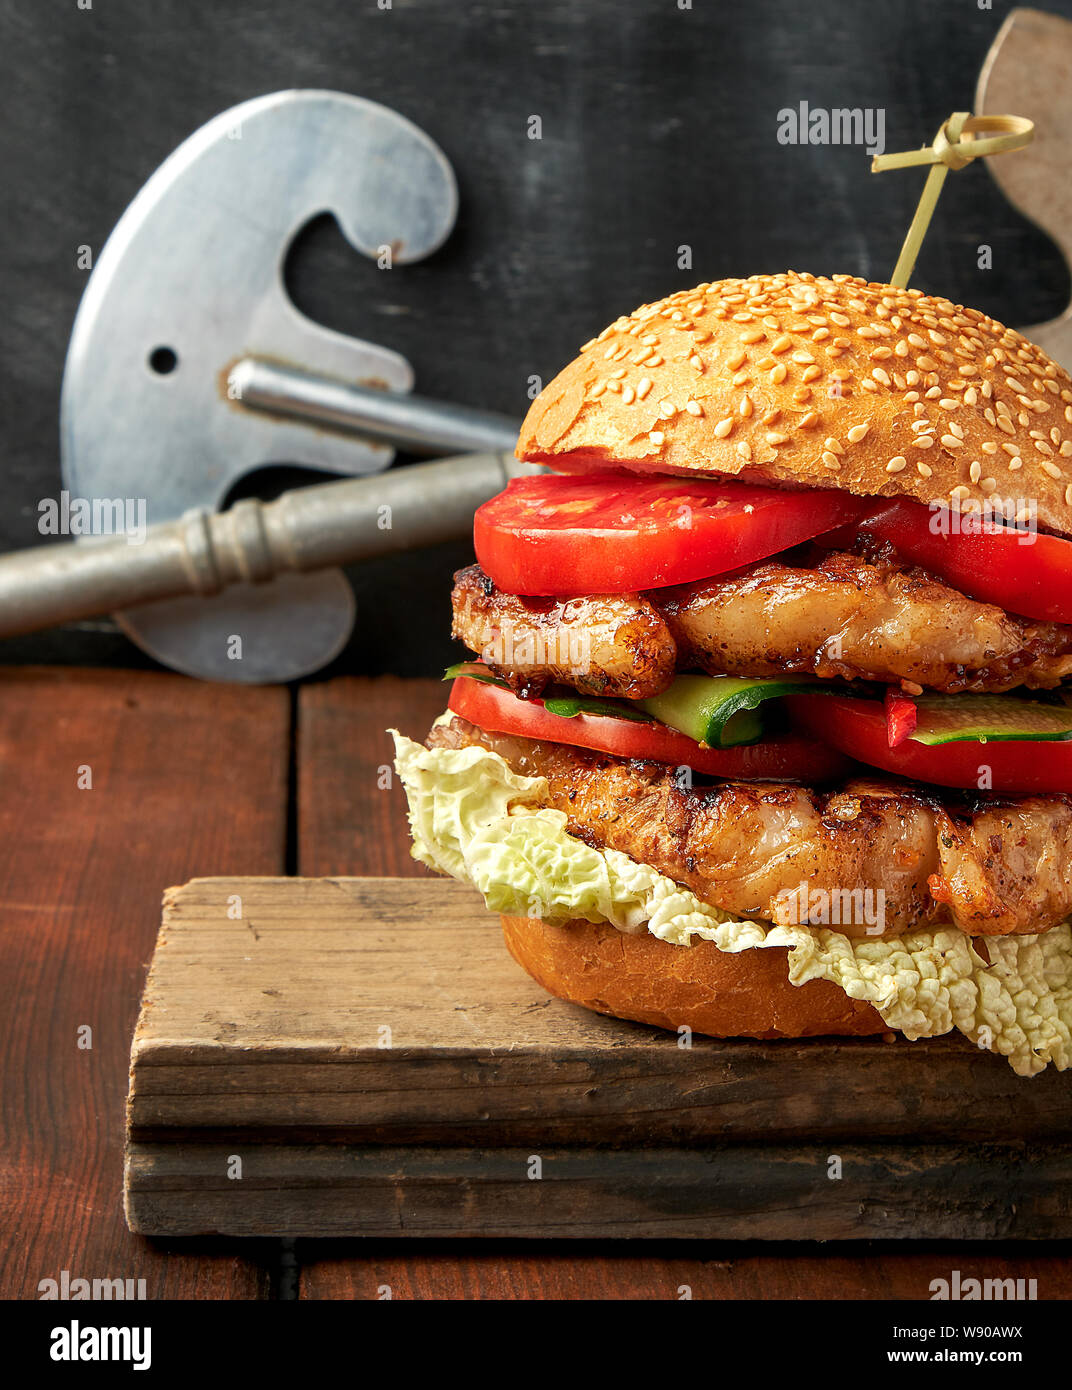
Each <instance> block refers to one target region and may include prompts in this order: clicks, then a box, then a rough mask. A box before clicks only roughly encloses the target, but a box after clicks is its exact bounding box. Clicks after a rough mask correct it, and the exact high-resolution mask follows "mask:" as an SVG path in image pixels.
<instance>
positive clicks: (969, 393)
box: [964, 386, 979, 405]
mask: <svg viewBox="0 0 1072 1390" xmlns="http://www.w3.org/2000/svg"><path fill="white" fill-rule="evenodd" d="M978 399H979V393H978V391H976V389H975V387H974V386H969V387H968V389H967V390H966V391H965V392H964V404H965V405H974V404H975V403H976V401H977V400H978Z"/></svg>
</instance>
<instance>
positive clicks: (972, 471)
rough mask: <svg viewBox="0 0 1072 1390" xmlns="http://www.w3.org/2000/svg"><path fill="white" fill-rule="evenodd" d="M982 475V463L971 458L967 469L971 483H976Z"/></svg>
mask: <svg viewBox="0 0 1072 1390" xmlns="http://www.w3.org/2000/svg"><path fill="white" fill-rule="evenodd" d="M982 476H983V465H982V464H981V463H980V462H979V460H978V459H972V461H971V467H970V468H969V469H968V477H969V478H970V479H971V480H972V482H973V483H977V482H978V481H979V479H980V478H981V477H982Z"/></svg>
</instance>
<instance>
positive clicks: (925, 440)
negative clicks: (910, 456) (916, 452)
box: [912, 434, 934, 449]
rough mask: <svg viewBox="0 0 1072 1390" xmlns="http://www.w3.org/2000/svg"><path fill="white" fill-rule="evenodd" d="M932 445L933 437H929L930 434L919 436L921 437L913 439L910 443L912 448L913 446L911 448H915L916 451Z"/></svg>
mask: <svg viewBox="0 0 1072 1390" xmlns="http://www.w3.org/2000/svg"><path fill="white" fill-rule="evenodd" d="M933 443H934V436H933V435H930V434H921V435H919V436H917V438H915V439H913V441H912V446H913V448H916V449H929V448H930V447H931V445H932V444H933Z"/></svg>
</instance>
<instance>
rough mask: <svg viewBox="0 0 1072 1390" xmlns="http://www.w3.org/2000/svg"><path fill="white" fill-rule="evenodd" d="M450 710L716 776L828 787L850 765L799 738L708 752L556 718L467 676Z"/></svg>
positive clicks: (628, 725)
mask: <svg viewBox="0 0 1072 1390" xmlns="http://www.w3.org/2000/svg"><path fill="white" fill-rule="evenodd" d="M447 707H448V708H449V709H451V710H453V712H454V713H455V714H460V715H461V717H462V718H463V719H468V720H469V721H470V722H471V723H473V724H478V725H479V726H480V728H482V729H487V730H488V731H489V732H490V733H499V734H521V735H522V736H523V737H525V738H540V739H549V740H550V741H551V742H553V743H568V744H570V745H572V746H573V747H574V748H592V749H595V750H596V751H598V752H600V753H613V754H615V755H616V756H617V757H619V758H642V759H646V760H651V761H654V762H659V763H670V764H672V765H673V766H675V767H691V768H692V770H693V772H703V773H706V774H707V775H709V776H711V777H732V778H744V779H752V780H755V779H760V780H766V779H769V778H777V779H782V778H791V779H792V780H794V781H798V782H827V781H831V780H832V779H833V778H835V777H839V776H841V775H843V773H844V772H845V771H846V769H847V767H848V763H847V761H846V759H845V758H843V757H842V756H841V755H840V754H839V753H836V752H835V751H834V750H833V749H832V748H830V747H829V746H827V745H825V744H821V743H816V742H814V741H813V740H812V739H805V738H800V737H799V736H797V735H795V734H780V735H777V736H775V737H771V738H766V739H764V740H763V741H762V743H752V744H749V745H748V746H747V747H743V748H719V749H715V748H707V747H705V746H704V745H703V744H702V743H697V742H696V741H695V740H694V739H691V738H689V737H688V736H687V735H686V734H682V733H678V731H677V730H676V729H669V728H667V726H666V725H665V724H659V723H655V722H650V723H649V722H646V721H645V722H643V723H641V722H640V721H639V720H635V719H614V718H611V717H610V716H607V715H593V714H574V715H569V716H566V715H563V714H551V713H550V712H549V711H548V710H546V709H544V707H543V705H542V704H541V703H540V701H538V700H519V699H518V698H517V696H516V695H514V694H512V693H511V692H510V691H509V690H503V689H502V687H501V686H497V685H490V684H488V683H487V682H485V681H475V680H470V679H469V678H468V677H466V676H458V677H456V678H455V681H454V684H453V685H452V686H451V689H450V698H449V699H448V701H447Z"/></svg>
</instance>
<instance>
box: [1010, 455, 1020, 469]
mask: <svg viewBox="0 0 1072 1390" xmlns="http://www.w3.org/2000/svg"><path fill="white" fill-rule="evenodd" d="M1023 466H1024V461H1023V459H1022V458H1020V456H1019V455H1017V456H1016V458H1014V459H1009V472H1010V473H1015V472H1016V470H1017V469H1018V468H1023Z"/></svg>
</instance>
